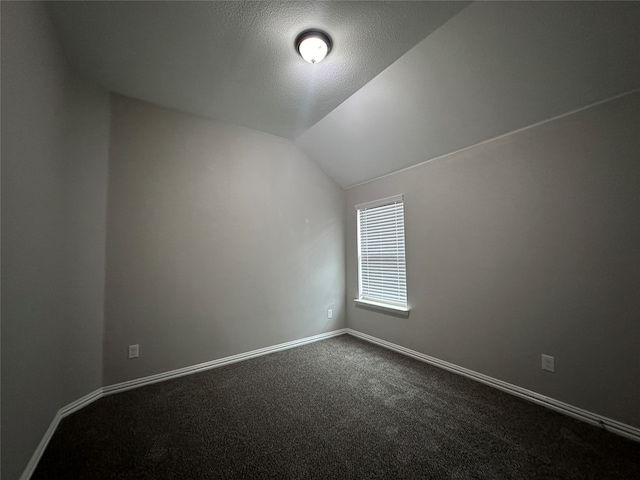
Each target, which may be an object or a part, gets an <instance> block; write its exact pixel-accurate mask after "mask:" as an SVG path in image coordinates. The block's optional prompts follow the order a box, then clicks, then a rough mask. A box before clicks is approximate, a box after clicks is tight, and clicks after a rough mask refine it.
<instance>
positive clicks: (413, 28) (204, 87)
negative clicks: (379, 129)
mask: <svg viewBox="0 0 640 480" xmlns="http://www.w3.org/2000/svg"><path fill="white" fill-rule="evenodd" d="M467 4H468V3H467V2H447V3H444V2H397V1H393V2H48V4H47V6H48V8H49V12H50V15H51V17H52V20H53V23H54V26H55V28H56V31H57V33H58V36H59V39H60V42H61V44H62V47H63V50H64V52H65V55H66V57H67V59H68V61H69V63H70V65H71V67H72V68H73V69H74V70H76V71H77V72H78V73H80V74H82V75H83V76H85V77H88V78H90V79H92V80H93V81H95V82H96V83H98V84H100V85H103V86H104V87H106V88H107V89H109V90H112V91H115V92H118V93H121V94H124V95H128V96H132V97H136V98H139V99H142V100H146V101H149V102H153V103H156V104H158V105H161V106H164V107H169V108H175V109H178V110H182V111H185V112H189V113H193V114H197V115H203V116H206V117H209V118H213V119H215V120H220V121H224V122H230V123H236V124H239V125H243V126H246V127H250V128H255V129H258V130H263V131H266V132H269V133H273V134H276V135H281V136H284V137H289V138H294V137H296V136H298V135H299V134H301V133H302V132H304V131H305V130H307V129H308V128H309V127H311V126H312V125H314V124H315V123H316V122H318V121H319V120H320V119H321V118H323V117H324V116H325V115H327V114H328V113H329V112H331V111H332V110H333V109H334V108H336V107H337V106H338V105H339V104H340V103H342V102H343V101H344V100H346V99H347V98H348V97H349V96H351V95H352V94H353V93H354V92H356V91H357V90H358V89H359V88H360V87H362V86H363V85H365V84H366V83H367V82H368V81H370V80H371V79H372V78H373V77H375V76H376V75H377V74H378V73H380V72H381V71H382V70H383V69H385V68H386V67H387V66H389V65H390V64H391V63H393V62H394V61H395V60H396V59H397V58H398V57H400V56H401V55H403V54H404V53H406V52H407V50H409V49H410V48H411V47H413V46H414V45H415V44H417V43H418V42H420V41H421V40H422V39H424V38H425V37H426V36H427V35H429V34H430V33H431V32H433V31H434V30H435V29H437V28H438V27H439V26H440V25H442V24H443V23H445V22H446V21H447V20H448V19H449V18H451V17H452V16H454V15H455V14H456V13H458V12H459V11H461V10H462V9H463V8H464V7H465V6H467ZM307 28H321V29H324V30H326V31H327V32H328V33H329V34H330V35H331V36H332V38H333V42H334V46H333V50H332V52H331V53H330V55H329V56H328V57H327V58H326V60H325V61H324V62H322V63H320V64H318V65H310V64H308V63H306V62H305V61H303V60H302V59H301V58H300V57H299V56H298V55H297V53H296V52H295V50H294V48H293V44H294V40H295V38H296V36H297V35H298V34H299V33H300V32H301V31H303V30H305V29H307Z"/></svg>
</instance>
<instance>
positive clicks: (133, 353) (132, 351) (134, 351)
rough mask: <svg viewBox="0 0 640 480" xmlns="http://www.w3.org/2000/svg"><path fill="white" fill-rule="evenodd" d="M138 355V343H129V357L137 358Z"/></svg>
mask: <svg viewBox="0 0 640 480" xmlns="http://www.w3.org/2000/svg"><path fill="white" fill-rule="evenodd" d="M139 356H140V345H138V344H137V343H136V344H135V345H129V358H138V357H139Z"/></svg>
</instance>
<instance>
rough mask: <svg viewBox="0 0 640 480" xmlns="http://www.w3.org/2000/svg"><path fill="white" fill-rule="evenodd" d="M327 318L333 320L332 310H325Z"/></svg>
mask: <svg viewBox="0 0 640 480" xmlns="http://www.w3.org/2000/svg"><path fill="white" fill-rule="evenodd" d="M327 318H333V310H331V309H329V310H327Z"/></svg>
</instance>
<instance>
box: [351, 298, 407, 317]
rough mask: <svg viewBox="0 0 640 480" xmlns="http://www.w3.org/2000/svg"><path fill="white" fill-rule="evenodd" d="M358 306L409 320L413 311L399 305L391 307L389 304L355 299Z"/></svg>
mask: <svg viewBox="0 0 640 480" xmlns="http://www.w3.org/2000/svg"><path fill="white" fill-rule="evenodd" d="M353 301H354V302H356V306H359V307H365V308H370V309H372V310H379V311H382V312H386V313H392V314H393V315H397V316H399V317H404V318H407V317H408V316H409V312H410V311H411V309H410V308H409V307H401V306H399V305H391V304H389V303H381V302H374V301H371V300H362V299H360V298H354V299H353Z"/></svg>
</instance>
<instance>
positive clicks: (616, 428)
mask: <svg viewBox="0 0 640 480" xmlns="http://www.w3.org/2000/svg"><path fill="white" fill-rule="evenodd" d="M346 330H347V333H348V334H349V335H353V336H354V337H358V338H361V339H363V340H366V341H368V342H371V343H375V344H376V345H380V346H382V347H385V348H388V349H389V350H394V351H396V352H398V353H402V354H404V355H407V356H409V357H413V358H415V359H417V360H421V361H423V362H426V363H429V364H431V365H434V366H436V367H439V368H443V369H445V370H448V371H450V372H453V373H457V374H459V375H464V376H465V377H468V378H471V379H473V380H476V381H478V382H481V383H484V384H485V385H489V386H491V387H494V388H497V389H499V390H502V391H504V392H507V393H510V394H512V395H516V396H518V397H520V398H524V399H526V400H529V401H530V402H533V403H537V404H538V405H542V406H544V407H547V408H550V409H551V410H555V411H557V412H560V413H564V414H565V415H569V416H570V417H574V418H577V419H578V420H582V421H583V422H587V423H590V424H591V425H595V426H598V427H601V428H603V429H605V430H608V431H610V432H612V433H616V434H618V435H621V436H623V437H626V438H630V439H631V440H635V441H640V428H636V427H632V426H631V425H627V424H625V423H622V422H618V421H617V420H613V419H611V418H607V417H603V416H602V415H598V414H596V413H592V412H589V411H587V410H583V409H582V408H578V407H574V406H573V405H569V404H568V403H564V402H561V401H559V400H556V399H554V398H550V397H546V396H544V395H541V394H539V393H536V392H533V391H531V390H527V389H526V388H522V387H518V386H517V385H512V384H510V383H507V382H503V381H502V380H498V379H497V378H493V377H490V376H488V375H484V374H482V373H478V372H474V371H473V370H469V369H467V368H463V367H460V366H458V365H455V364H453V363H449V362H445V361H444V360H439V359H437V358H434V357H430V356H429V355H425V354H424V353H420V352H416V351H415V350H411V349H409V348H405V347H402V346H400V345H396V344H395V343H391V342H387V341H386V340H382V339H380V338H377V337H373V336H371V335H367V334H366V333H362V332H358V331H357V330H352V329H351V328H347V329H346Z"/></svg>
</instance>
